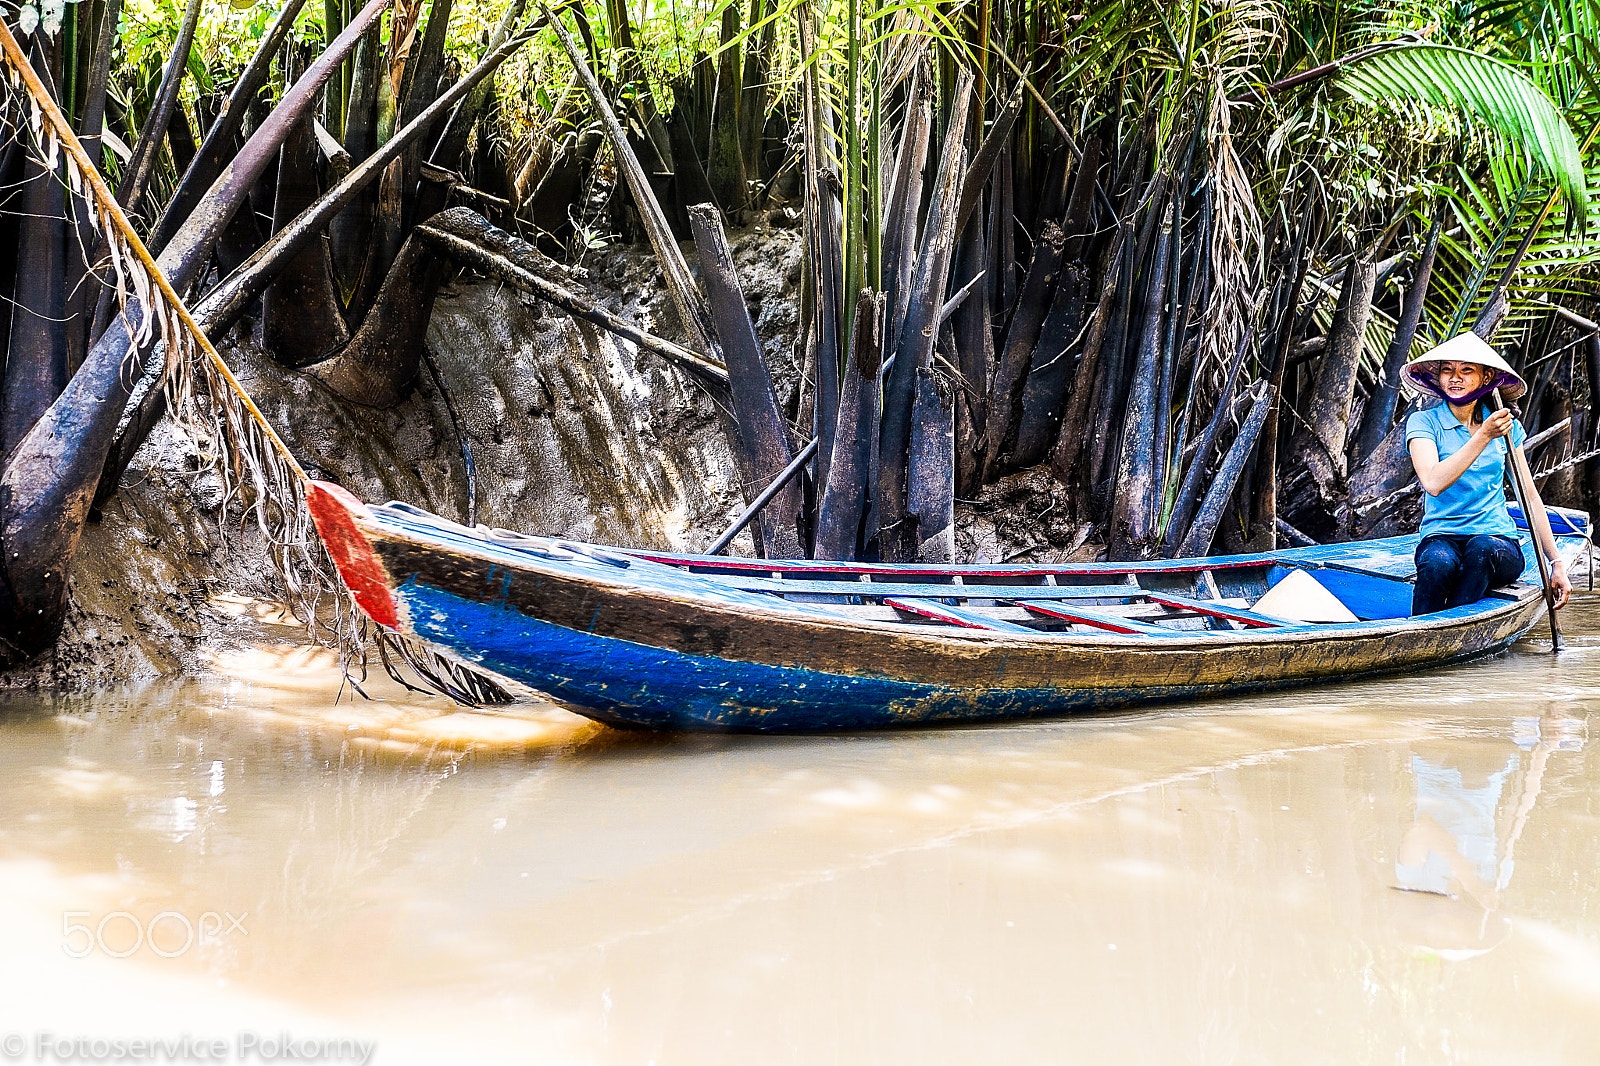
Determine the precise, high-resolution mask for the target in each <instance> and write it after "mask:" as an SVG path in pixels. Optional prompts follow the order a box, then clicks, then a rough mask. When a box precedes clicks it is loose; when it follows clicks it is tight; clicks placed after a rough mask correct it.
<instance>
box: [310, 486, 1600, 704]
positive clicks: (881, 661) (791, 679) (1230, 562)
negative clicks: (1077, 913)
mask: <svg viewBox="0 0 1600 1066" xmlns="http://www.w3.org/2000/svg"><path fill="white" fill-rule="evenodd" d="M357 506H359V505H357ZM351 514H352V518H353V524H354V528H355V529H356V530H358V531H359V533H360V534H361V536H362V538H364V540H365V542H366V545H367V546H368V547H369V548H370V558H371V560H372V563H373V565H374V566H375V567H376V568H377V569H378V571H379V572H381V573H382V575H383V582H384V585H385V587H386V589H387V591H388V594H389V596H390V597H391V599H392V602H393V604H394V606H395V617H396V619H397V625H396V628H398V629H401V630H403V631H407V632H410V633H412V634H414V635H416V636H418V637H421V638H422V639H424V640H428V641H431V642H433V643H435V644H437V645H440V646H442V647H445V648H447V649H450V650H452V651H453V652H455V653H456V654H458V655H460V656H462V657H463V658H465V659H467V660H469V661H472V662H475V663H477V664H479V665H480V666H483V667H485V668H487V669H489V670H492V671H495V672H499V673H502V674H505V675H507V676H510V677H513V678H515V679H517V680H518V681H521V682H523V683H525V684H528V685H530V686H531V687H533V688H536V689H539V690H540V691H543V692H545V693H547V694H549V695H550V696H551V697H552V698H554V699H556V700H557V701H559V702H563V703H566V704H568V705H570V706H572V707H573V708H574V709H577V710H580V711H581V712H582V713H585V714H589V715H590V716H592V717H595V718H598V719H600V720H602V721H607V722H612V723H615V724H621V725H629V726H641V727H646V728H657V729H674V730H718V731H729V730H731V731H753V732H810V731H822V730H838V729H861V728H880V727H885V726H898V725H911V724H924V723H935V722H958V721H985V720H999V719H1005V718H1019V717H1037V716H1048V715H1059V714H1065V713H1073V712H1078V711H1086V710H1101V709H1107V708H1112V707H1120V706H1128V705H1133V704H1139V703H1145V702H1154V701H1163V700H1171V699H1180V698H1191V697H1198V696H1208V695H1221V694H1225V693H1232V692H1247V691H1259V690H1264V689H1270V688H1279V687H1284V686H1288V685H1302V684H1310V683H1315V682H1317V681H1323V680H1332V679H1340V680H1343V679H1350V678H1356V677H1365V676H1370V675H1374V674H1380V673H1390V672H1396V671H1404V670H1411V669H1416V668H1419V667H1423V666H1430V665H1438V664H1442V663H1448V662H1455V661H1460V660H1462V659H1468V658H1472V657H1475V656H1479V655H1484V654H1489V653H1491V652H1494V651H1497V650H1500V649H1503V648H1505V647H1506V646H1508V645H1509V644H1510V643H1511V642H1512V641H1513V640H1515V639H1516V638H1517V637H1519V636H1521V635H1522V634H1523V633H1524V632H1526V631H1527V629H1528V628H1529V627H1530V626H1532V625H1533V624H1534V622H1536V621H1537V620H1538V617H1539V614H1540V612H1541V611H1542V610H1543V600H1542V597H1541V595H1540V592H1539V589H1538V587H1537V586H1536V585H1533V584H1529V583H1526V582H1523V583H1520V584H1518V585H1516V586H1513V587H1512V588H1510V589H1508V590H1505V592H1504V594H1503V595H1501V596H1500V597H1498V598H1491V599H1487V600H1484V601H1480V602H1479V603H1477V604H1472V605H1468V606H1466V607H1461V608H1456V609H1453V610H1449V611H1444V612H1440V613H1438V614H1436V615H1431V616H1427V617H1424V618H1374V619H1370V620H1367V621H1361V622H1355V623H1348V624H1340V625H1305V624H1296V623H1289V624H1272V625H1268V624H1260V623H1259V622H1258V623H1257V624H1252V625H1250V627H1249V628H1244V629H1233V628H1224V629H1209V628H1187V629H1178V628H1168V629H1163V628H1162V627H1160V626H1156V625H1152V624H1150V623H1147V622H1135V623H1133V624H1126V623H1127V622H1128V620H1127V619H1126V617H1124V616H1112V617H1116V618H1117V620H1118V621H1119V622H1121V623H1124V624H1125V627H1126V628H1129V629H1133V630H1135V632H1134V633H1131V634H1126V633H1116V632H1111V631H1109V630H1099V631H1095V632H1092V633H1091V632H1079V631H1072V632H1045V631H1038V630H1033V629H1030V628H1029V627H1028V626H1024V625H1020V624H1016V623H1008V622H1003V621H998V622H997V621H992V620H986V619H984V618H983V616H982V615H981V614H980V613H978V611H977V610H976V609H975V608H972V607H968V606H963V605H962V604H961V603H960V602H959V601H962V600H965V599H967V598H973V599H990V597H991V596H993V597H994V599H993V600H992V601H991V602H997V603H1014V604H1015V605H1016V606H1019V607H1025V608H1027V609H1028V610H1029V611H1030V612H1033V611H1038V612H1040V613H1043V612H1050V611H1057V610H1062V611H1065V610H1068V609H1071V608H1072V604H1071V602H1070V599H1063V600H1062V601H1060V602H1056V603H1052V602H1050V601H1049V600H1048V599H1043V598H1037V597H1036V596H1035V595H1034V594H1038V593H1044V592H1046V591H1047V590H1048V591H1059V592H1061V593H1064V594H1066V596H1067V597H1069V598H1070V597H1071V596H1073V595H1075V594H1079V593H1085V592H1093V593H1095V594H1096V595H1101V596H1105V597H1107V598H1111V599H1115V598H1118V597H1119V596H1120V597H1122V598H1130V597H1139V596H1144V597H1146V598H1148V599H1149V600H1150V601H1151V602H1152V604H1154V605H1157V606H1165V607H1168V608H1176V609H1178V611H1179V612H1180V613H1181V614H1182V615H1183V616H1184V617H1185V618H1187V619H1188V623H1187V624H1193V625H1204V624H1222V625H1228V624H1229V623H1226V622H1219V623H1208V622H1207V619H1208V618H1211V617H1216V618H1227V617H1229V616H1230V615H1233V616H1243V615H1248V614H1249V613H1250V612H1248V611H1246V610H1243V609H1239V608H1230V607H1227V606H1224V605H1221V604H1218V605H1216V606H1211V605H1207V604H1204V603H1203V599H1204V597H1202V598H1201V599H1199V600H1197V599H1196V597H1194V596H1189V595H1180V594H1178V593H1175V592H1169V593H1162V592H1160V591H1155V592H1152V591H1151V590H1147V589H1142V588H1139V587H1136V586H1134V585H1125V584H1124V585H1101V586H1098V587H1095V588H1084V587H1078V586H1059V587H1057V588H1056V589H1051V588H1050V586H1048V585H1015V584H1013V585H1009V586H1008V585H1001V584H991V583H990V582H992V581H995V580H996V579H1004V580H1006V581H1016V580H1019V579H1035V580H1038V581H1041V582H1043V581H1045V580H1048V579H1054V578H1056V577H1059V576H1063V575H1083V576H1111V575H1128V574H1132V575H1135V577H1136V578H1137V577H1138V576H1140V575H1144V576H1146V577H1147V578H1149V579H1151V580H1155V579H1158V578H1161V577H1170V576H1172V575H1174V574H1177V573H1200V572H1202V571H1205V572H1210V571H1214V570H1227V571H1232V572H1235V573H1243V572H1245V571H1248V570H1250V569H1251V568H1254V571H1256V572H1259V573H1261V574H1262V575H1265V574H1266V572H1267V570H1268V568H1270V567H1273V566H1280V567H1283V566H1287V567H1295V566H1310V567H1314V566H1316V564H1318V563H1319V562H1321V563H1333V564H1335V565H1338V566H1341V567H1343V568H1344V569H1346V570H1350V571H1356V572H1359V573H1360V574H1362V575H1365V577H1366V578H1372V579H1380V578H1381V579H1383V580H1384V581H1385V582H1389V581H1403V580H1404V579H1403V578H1402V577H1400V576H1399V575H1398V574H1396V573H1393V572H1389V571H1393V570H1398V569H1400V568H1401V565H1402V563H1401V562H1399V561H1398V560H1400V558H1401V556H1402V555H1403V556H1404V557H1405V559H1404V561H1406V562H1409V555H1410V550H1409V548H1407V547H1406V542H1407V541H1411V542H1412V543H1414V539H1413V538H1398V539H1397V540H1396V541H1395V542H1394V543H1388V542H1368V543H1367V544H1366V545H1365V546H1363V547H1359V548H1356V549H1349V548H1348V546H1336V547H1339V548H1340V549H1341V550H1340V551H1335V552H1326V551H1325V552H1324V553H1323V554H1324V556H1326V557H1325V558H1321V559H1319V558H1318V556H1317V555H1316V554H1314V553H1315V551H1316V550H1315V549H1299V550H1293V551H1284V552H1275V553H1269V554H1267V555H1262V556H1244V557H1235V558H1231V559H1216V560H1185V561H1184V562H1183V565H1182V566H1181V567H1174V566H1171V565H1162V564H1160V563H1156V564H1143V565H1140V566H1123V565H1119V564H1109V565H1108V564H1075V565H1072V566H1068V567H1055V566H1051V567H1025V568H1003V567H891V568H884V567H859V566H847V567H838V568H836V569H835V572H842V573H856V574H859V573H862V572H865V573H868V574H870V575H872V576H874V577H888V576H889V575H891V574H892V575H894V576H896V577H899V578H901V579H902V581H903V583H901V582H896V581H893V580H882V581H871V582H867V581H859V582H858V583H851V582H838V584H839V585H841V586H843V587H841V588H838V590H837V595H838V596H839V597H847V596H850V595H852V594H854V595H856V596H860V595H863V594H865V595H867V596H868V597H871V598H875V599H879V600H881V601H882V602H883V603H885V604H888V605H890V606H894V607H896V608H897V610H903V611H908V616H907V620H902V621H889V620H884V619H878V618H859V617H851V616H850V615H849V614H848V613H847V609H846V608H845V607H843V606H841V605H840V604H838V603H815V602H796V601H791V600H787V599H784V598H782V597H781V596H779V595H776V594H772V593H768V592H764V591H757V590H752V589H748V588H741V587H739V585H740V584H745V583H746V582H718V581H717V580H716V578H715V575H714V574H707V573H703V572H692V571H694V570H700V569H704V570H713V569H724V568H726V569H729V570H732V571H734V572H735V573H739V574H743V575H745V576H748V575H749V574H750V573H751V572H752V571H756V570H760V571H765V572H766V573H768V574H771V573H775V572H781V573H795V572H807V573H814V572H816V571H817V570H818V569H819V568H818V567H815V566H808V565H796V564H795V563H794V562H793V561H782V562H774V561H770V560H728V559H720V558H719V559H714V560H713V559H707V558H705V557H689V556H677V555H670V554H664V553H654V552H650V553H644V552H637V553H636V552H624V551H622V550H621V549H610V548H597V547H595V546H591V545H579V544H572V543H570V542H562V541H550V540H541V539H539V538H523V537H517V536H515V535H502V536H499V537H497V536H495V535H493V534H490V533H488V532H487V531H473V530H467V529H464V528H462V527H453V526H451V525H450V524H449V523H445V522H443V521H442V520H439V519H435V518H432V517H431V516H427V518H426V519H423V518H420V517H418V516H417V515H416V514H415V513H414V512H407V511H399V510H395V509H387V508H380V509H377V510H376V511H368V510H366V509H365V508H361V509H360V510H355V509H351ZM1578 543H1580V544H1581V543H1582V542H1581V541H1579V542H1578ZM1374 545H1377V547H1374ZM1308 553H1313V554H1308ZM1363 553H1365V556H1363ZM1362 557H1368V558H1373V559H1379V561H1384V560H1387V562H1386V564H1385V565H1386V566H1387V570H1386V571H1385V572H1383V573H1381V574H1379V573H1377V572H1376V571H1374V570H1373V569H1370V568H1360V567H1356V566H1354V564H1352V563H1350V562H1348V560H1349V559H1353V558H1362ZM1380 557H1381V558H1380ZM731 564H739V565H731ZM342 566H343V564H342V563H341V567H342ZM907 578H943V579H945V580H946V581H953V580H954V579H956V578H961V579H962V580H963V582H964V581H965V580H966V579H968V578H981V579H984V580H983V581H982V583H980V584H978V585H977V586H976V587H974V586H969V585H966V584H964V583H963V584H937V585H929V584H928V583H927V582H926V581H916V582H909V581H904V579H907ZM1264 580H1265V577H1264V576H1263V581H1264ZM810 584H811V583H810V582H807V585H808V586H809V585H810ZM827 584H834V583H833V582H827ZM896 584H899V588H898V589H897V588H895V587H894V586H895V585H896ZM1263 587H1264V586H1263ZM913 589H914V590H915V592H914V593H912V590H913ZM1025 590H1026V592H1027V593H1028V594H1029V595H1027V596H1023V595H1021V594H1022V593H1024V591H1025ZM827 591H829V592H832V591H833V590H827ZM1397 591H1403V592H1404V595H1405V596H1406V597H1407V599H1409V589H1408V587H1406V586H1403V585H1402V586H1401V588H1400V589H1399V590H1397ZM806 592H807V598H808V599H809V598H810V596H811V595H812V593H811V591H810V589H809V587H808V588H807V590H806ZM908 593H910V594H909V595H908ZM995 594H1000V595H999V596H996V595H995ZM1006 594H1010V595H1006ZM1011 596H1016V597H1017V598H1015V599H1012V598H1011ZM936 597H937V598H936ZM1163 597H1164V598H1165V599H1167V600H1170V601H1173V602H1171V603H1168V604H1164V605H1163V604H1161V599H1162V598H1163ZM1213 598H1214V597H1213ZM897 601H898V602H897ZM1196 603H1199V604H1200V606H1201V610H1199V611H1195V610H1194V607H1195V605H1196ZM908 608H909V610H908ZM1076 610H1077V611H1078V612H1079V613H1082V611H1084V610H1093V608H1085V607H1078V608H1076ZM916 615H922V616H923V617H920V618H917V621H920V622H923V623H925V624H913V623H912V622H911V621H910V618H912V617H915V616H916ZM940 616H943V617H942V621H944V622H947V623H952V624H940V623H939V622H937V621H934V619H935V618H938V617H940ZM1257 617H1258V619H1259V616H1257ZM1236 620H1237V621H1241V622H1245V623H1249V622H1251V619H1249V618H1244V617H1236ZM1272 621H1273V622H1281V621H1282V620H1276V619H1275V620H1272ZM1150 630H1161V631H1160V632H1159V633H1154V634H1153V633H1152V632H1150Z"/></svg>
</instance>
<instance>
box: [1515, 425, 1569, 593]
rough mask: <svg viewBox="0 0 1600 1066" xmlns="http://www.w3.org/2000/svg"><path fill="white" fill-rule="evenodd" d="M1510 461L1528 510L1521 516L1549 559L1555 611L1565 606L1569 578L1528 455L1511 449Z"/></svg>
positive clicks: (1535, 541) (1540, 548)
mask: <svg viewBox="0 0 1600 1066" xmlns="http://www.w3.org/2000/svg"><path fill="white" fill-rule="evenodd" d="M1510 451H1511V461H1512V462H1513V463H1515V464H1516V469H1517V474H1516V476H1517V477H1518V478H1519V479H1520V480H1521V481H1522V485H1523V488H1524V491H1525V493H1526V499H1524V500H1523V503H1525V504H1526V505H1527V508H1528V513H1527V514H1526V515H1524V516H1523V517H1525V518H1526V519H1527V520H1528V528H1529V529H1531V530H1533V540H1534V543H1535V544H1536V545H1538V549H1537V550H1539V551H1541V552H1543V553H1544V557H1545V558H1546V559H1548V560H1550V586H1551V588H1552V590H1553V591H1554V592H1555V602H1554V603H1552V604H1551V605H1550V606H1551V608H1552V609H1555V610H1559V609H1561V608H1562V607H1563V606H1565V605H1566V602H1567V597H1568V596H1569V595H1570V594H1571V592H1572V579H1571V578H1569V577H1568V576H1567V566H1566V564H1565V563H1563V562H1562V561H1561V553H1560V552H1558V551H1557V550H1556V536H1555V534H1554V533H1552V532H1551V531H1550V516H1549V515H1547V514H1546V513H1545V510H1544V501H1543V500H1542V499H1540V498H1539V490H1538V488H1537V487H1536V486H1535V485H1534V483H1533V472H1532V471H1530V470H1529V469H1528V458H1527V456H1525V455H1523V454H1522V449H1521V448H1512V449H1510Z"/></svg>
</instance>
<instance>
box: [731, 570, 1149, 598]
mask: <svg viewBox="0 0 1600 1066" xmlns="http://www.w3.org/2000/svg"><path fill="white" fill-rule="evenodd" d="M708 576H709V575H708ZM711 579H712V580H714V581H716V582H717V583H718V584H722V585H727V586H729V587H730V588H736V589H739V590H741V591H744V592H770V593H773V594H775V595H779V596H801V595H804V596H848V597H857V596H860V597H865V598H867V599H875V600H876V599H882V598H883V597H885V596H906V597H910V598H912V599H940V600H943V599H961V600H1034V599H1037V600H1090V599H1104V600H1130V599H1134V600H1137V599H1143V598H1144V590H1143V589H1141V588H1139V587H1138V586H1137V585H973V584H966V583H963V584H960V585H930V584H924V583H921V582H910V581H804V580H793V581H790V580H777V579H774V578H761V577H734V576H731V575H728V576H724V575H721V574H718V575H716V576H715V577H712V578H711Z"/></svg>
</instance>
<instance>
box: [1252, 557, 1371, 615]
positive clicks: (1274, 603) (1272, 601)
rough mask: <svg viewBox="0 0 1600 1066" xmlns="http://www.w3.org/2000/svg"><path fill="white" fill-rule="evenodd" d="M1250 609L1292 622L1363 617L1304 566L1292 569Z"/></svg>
mask: <svg viewBox="0 0 1600 1066" xmlns="http://www.w3.org/2000/svg"><path fill="white" fill-rule="evenodd" d="M1250 609H1251V610H1252V611H1255V612H1256V613H1257V614H1265V615H1270V616H1271V617H1273V618H1282V619H1285V620H1287V621H1291V622H1355V621H1359V619H1357V618H1356V616H1355V615H1354V614H1353V613H1352V612H1351V610H1350V608H1348V607H1346V606H1345V605H1344V604H1343V603H1342V602H1340V600H1339V597H1337V596H1335V595H1334V594H1333V593H1331V592H1329V591H1328V590H1327V588H1326V587H1325V586H1324V585H1323V584H1322V582H1320V581H1318V580H1317V579H1316V578H1314V577H1312V576H1311V575H1310V574H1308V573H1306V572H1305V571H1304V570H1300V569H1295V570H1291V571H1289V572H1288V574H1286V575H1284V578H1283V580H1282V581H1279V582H1278V583H1277V584H1276V585H1274V586H1272V588H1271V589H1269V590H1268V592H1267V594H1266V595H1265V596H1263V597H1261V598H1260V599H1259V600H1257V601H1256V602H1255V605H1254V606H1252V607H1251V608H1250Z"/></svg>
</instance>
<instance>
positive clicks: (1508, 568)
mask: <svg viewBox="0 0 1600 1066" xmlns="http://www.w3.org/2000/svg"><path fill="white" fill-rule="evenodd" d="M1526 566H1527V564H1526V562H1525V561H1524V560H1523V558H1522V548H1521V547H1520V546H1519V545H1518V544H1517V542H1516V541H1515V540H1512V539H1511V538H1510V537H1500V536H1496V535H1494V534H1492V533H1480V534H1478V535H1477V536H1475V537H1467V536H1454V535H1451V534H1448V533H1435V534H1433V535H1432V536H1428V537H1423V538H1422V543H1421V544H1418V545H1417V590H1416V591H1415V592H1414V593H1412V594H1411V613H1412V614H1431V613H1432V612H1434V611H1442V610H1444V609H1446V608H1447V607H1460V606H1461V605H1462V604H1464V603H1476V602H1477V601H1479V600H1481V599H1483V597H1484V594H1485V593H1486V592H1488V591H1489V590H1490V589H1494V588H1499V587H1500V586H1501V585H1509V584H1511V583H1512V582H1513V581H1515V580H1516V579H1517V578H1519V577H1521V576H1522V571H1523V569H1524V568H1525V567H1526Z"/></svg>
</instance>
